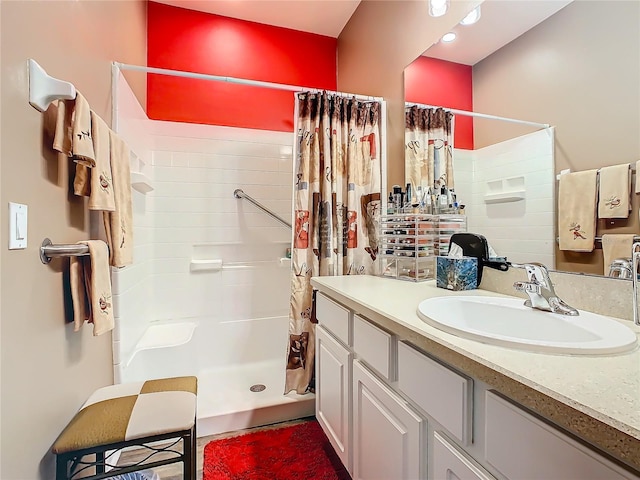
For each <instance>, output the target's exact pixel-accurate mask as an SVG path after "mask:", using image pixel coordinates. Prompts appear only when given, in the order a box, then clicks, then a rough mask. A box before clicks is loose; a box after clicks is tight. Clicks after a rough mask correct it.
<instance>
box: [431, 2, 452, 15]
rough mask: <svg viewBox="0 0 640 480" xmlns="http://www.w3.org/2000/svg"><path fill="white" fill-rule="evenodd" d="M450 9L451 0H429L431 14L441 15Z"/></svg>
mask: <svg viewBox="0 0 640 480" xmlns="http://www.w3.org/2000/svg"><path fill="white" fill-rule="evenodd" d="M448 9H449V0H429V15H431V16H432V17H441V16H442V15H444V14H445V13H447V10H448Z"/></svg>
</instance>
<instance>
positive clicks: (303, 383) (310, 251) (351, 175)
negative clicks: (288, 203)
mask: <svg viewBox="0 0 640 480" xmlns="http://www.w3.org/2000/svg"><path fill="white" fill-rule="evenodd" d="M380 111H381V104H380V102H363V101H358V100H356V99H355V98H347V97H344V96H340V95H333V94H327V93H312V92H302V93H298V94H297V98H296V125H295V131H296V132H297V158H296V163H295V171H294V173H295V178H294V182H295V185H294V192H293V196H294V198H293V208H294V217H295V224H294V227H293V249H292V273H291V305H290V313H289V347H288V354H287V367H286V368H287V371H286V385H285V393H289V392H291V391H293V390H295V391H296V392H297V393H299V394H303V393H307V392H313V391H314V390H315V386H314V377H313V371H314V356H315V323H317V320H316V319H315V312H314V311H313V305H314V303H313V299H312V291H313V289H312V286H311V283H310V280H311V277H312V276H318V275H321V276H323V275H364V274H372V273H375V267H376V263H375V260H376V255H377V252H378V232H379V226H380V192H381V190H380V182H381V169H380V124H379V121H380Z"/></svg>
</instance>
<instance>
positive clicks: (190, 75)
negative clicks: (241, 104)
mask: <svg viewBox="0 0 640 480" xmlns="http://www.w3.org/2000/svg"><path fill="white" fill-rule="evenodd" d="M113 65H115V66H116V67H118V68H119V69H121V70H136V71H138V72H146V73H156V74H159V75H171V76H174V77H186V78H197V79H199V80H209V81H215V82H229V83H237V84H240V85H251V86H253V87H264V88H272V89H274V90H288V91H290V92H305V91H309V90H311V91H316V92H327V93H335V94H337V95H345V96H349V97H355V98H357V99H358V100H369V101H377V102H381V101H382V100H383V98H382V97H373V96H371V95H358V94H355V93H346V92H337V91H333V90H325V89H323V88H312V87H300V86H297V85H285V84H283V83H273V82H262V81H260V80H249V79H246V78H235V77H222V76H219V75H209V74H206V73H194V72H184V71H182V70H169V69H166V68H156V67H144V66H142V65H130V64H127V63H120V62H113Z"/></svg>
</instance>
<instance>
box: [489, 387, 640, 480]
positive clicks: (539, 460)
mask: <svg viewBox="0 0 640 480" xmlns="http://www.w3.org/2000/svg"><path fill="white" fill-rule="evenodd" d="M485 444H486V453H485V457H486V459H487V462H489V463H490V464H491V465H492V466H493V467H495V468H496V469H497V470H499V471H500V472H501V473H502V474H504V475H505V476H506V477H507V478H526V479H528V480H536V479H540V480H547V479H556V478H557V479H560V478H561V479H563V480H573V479H576V480H577V479H580V480H603V479H607V480H620V479H632V478H633V479H637V478H638V477H635V476H633V475H631V474H630V473H628V472H626V471H624V470H622V469H621V468H619V467H617V466H616V465H614V464H613V463H611V462H609V461H608V460H607V459H605V458H604V457H602V456H601V455H599V454H598V453H596V452H595V451H593V450H590V449H589V448H587V447H586V446H584V445H582V444H580V443H578V442H576V441H575V440H573V439H571V438H569V437H568V436H566V435H565V434H563V433H562V432H560V431H558V430H556V429H554V428H553V427H551V426H549V425H547V424H546V423H544V422H542V421H540V420H538V419H537V418H535V417H533V416H532V415H530V414H528V413H527V412H525V411H524V410H522V409H520V408H518V407H516V406H515V405H512V404H511V403H510V402H508V401H507V400H505V399H503V398H501V397H499V396H497V395H495V394H494V393H491V392H487V395H486V438H485Z"/></svg>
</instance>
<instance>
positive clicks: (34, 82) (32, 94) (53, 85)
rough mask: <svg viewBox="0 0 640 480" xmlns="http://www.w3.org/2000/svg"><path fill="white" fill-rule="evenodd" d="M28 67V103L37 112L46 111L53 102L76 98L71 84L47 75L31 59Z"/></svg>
mask: <svg viewBox="0 0 640 480" xmlns="http://www.w3.org/2000/svg"><path fill="white" fill-rule="evenodd" d="M28 67H29V103H30V104H31V106H32V107H33V108H35V109H36V110H38V111H39V112H44V111H46V110H47V108H49V105H50V104H51V102H53V101H54V100H58V99H62V100H73V99H74V98H76V87H74V86H73V84H72V83H70V82H65V81H63V80H58V79H57V78H53V77H51V76H49V75H47V72H45V71H44V69H43V68H42V67H41V66H40V65H38V62H36V61H35V60H33V59H31V58H30V59H29V60H28Z"/></svg>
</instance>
